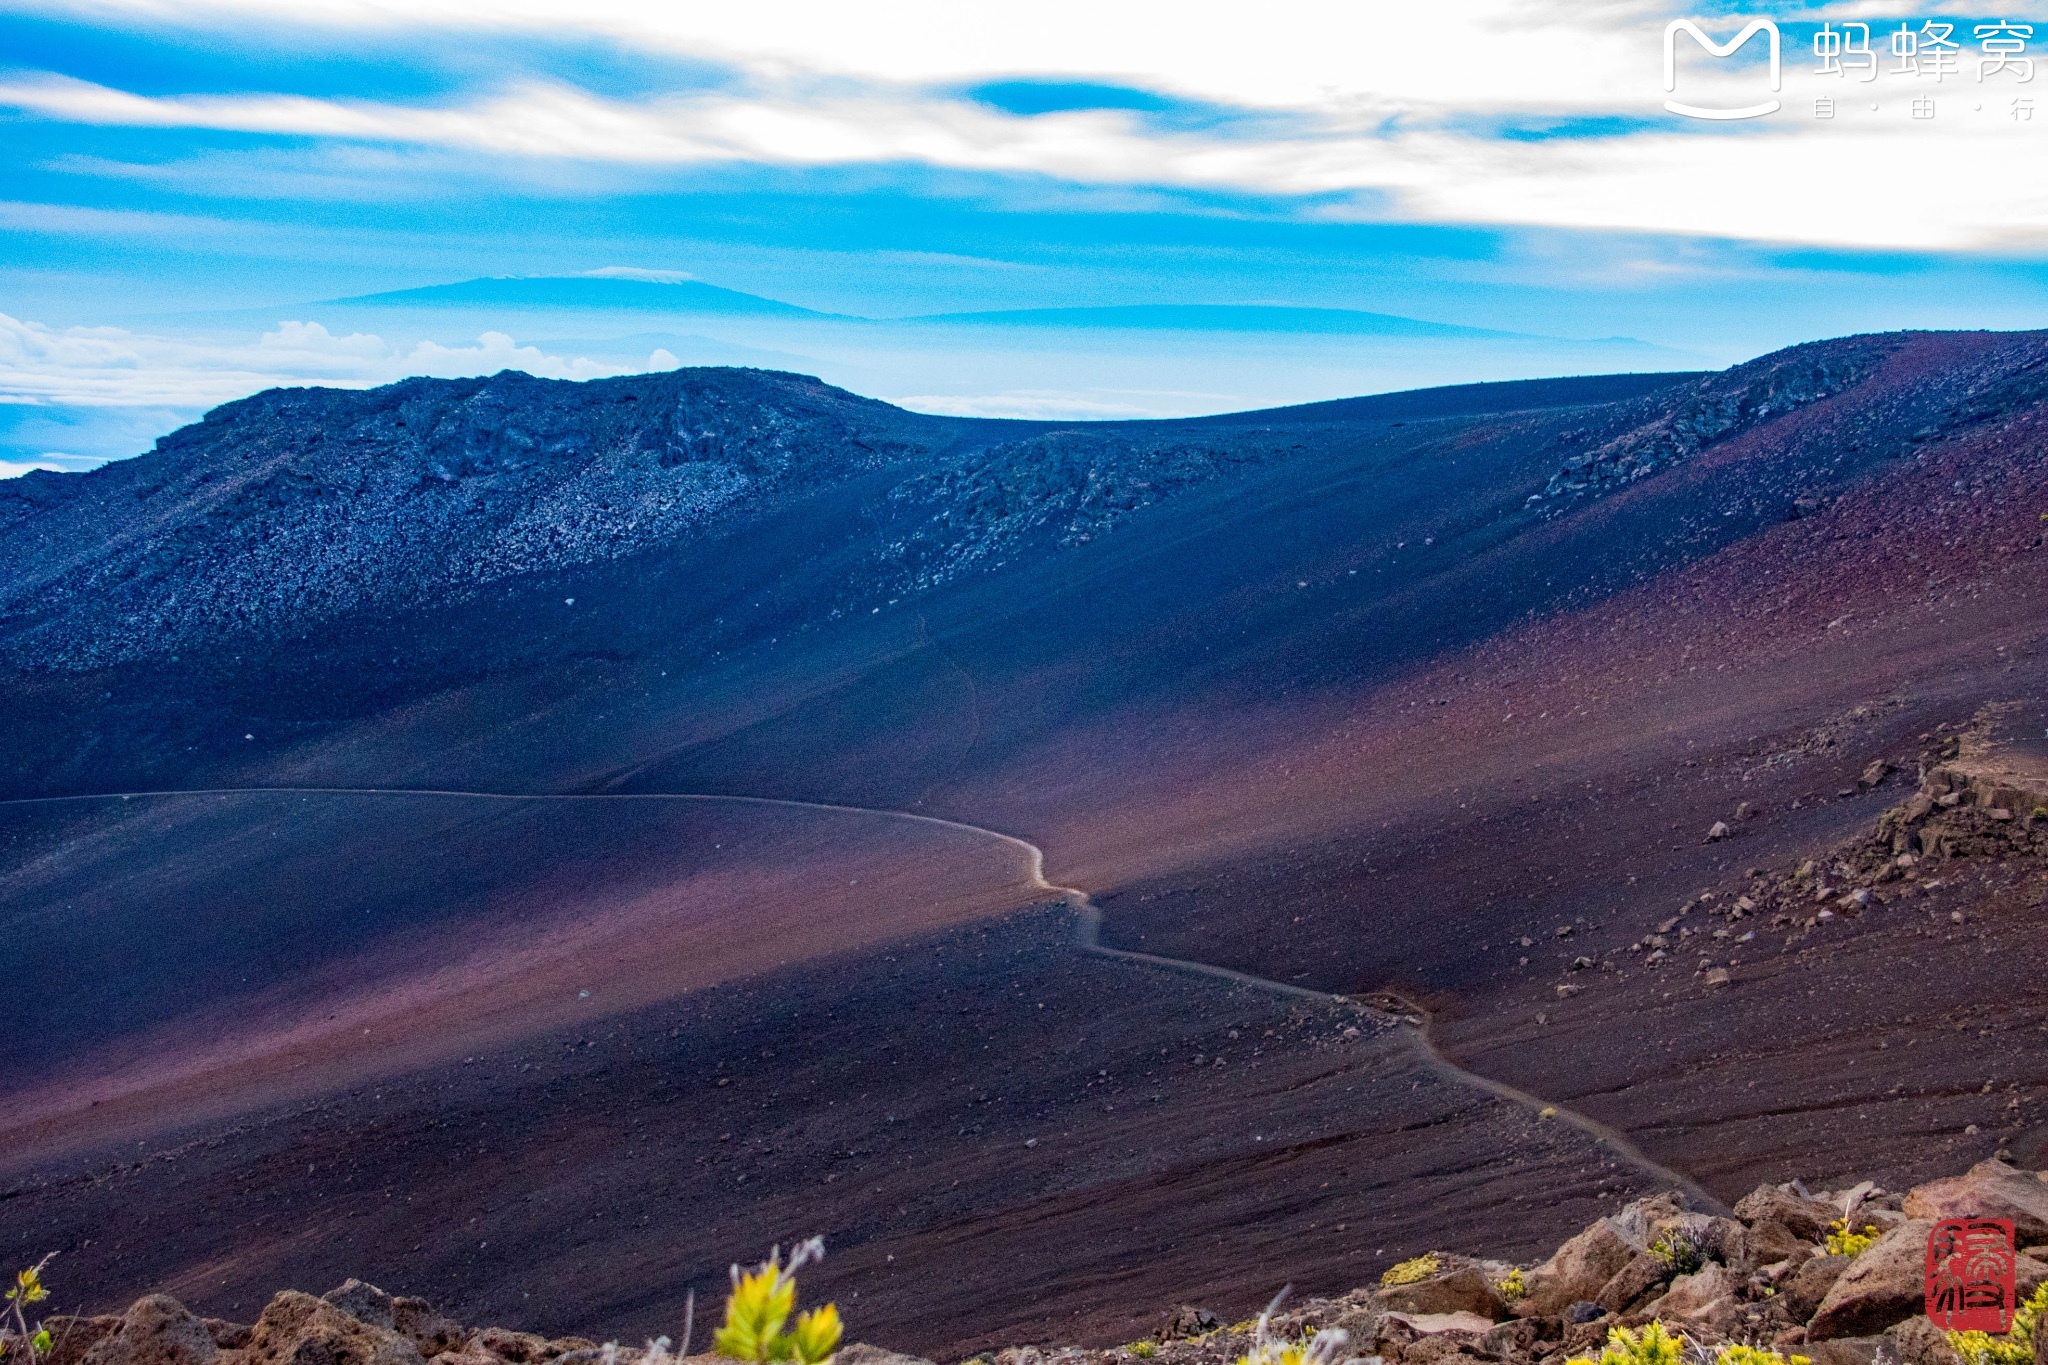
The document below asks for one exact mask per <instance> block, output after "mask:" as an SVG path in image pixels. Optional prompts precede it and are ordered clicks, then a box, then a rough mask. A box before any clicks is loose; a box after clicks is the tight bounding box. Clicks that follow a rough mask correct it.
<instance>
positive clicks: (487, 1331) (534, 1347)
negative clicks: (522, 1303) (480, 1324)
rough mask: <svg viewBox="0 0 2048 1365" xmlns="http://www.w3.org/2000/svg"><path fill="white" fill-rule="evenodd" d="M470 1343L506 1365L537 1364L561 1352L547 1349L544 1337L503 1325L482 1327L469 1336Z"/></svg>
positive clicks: (546, 1341)
mask: <svg viewBox="0 0 2048 1365" xmlns="http://www.w3.org/2000/svg"><path fill="white" fill-rule="evenodd" d="M470 1345H471V1346H472V1347H473V1348H474V1349H476V1350H479V1351H482V1352H483V1353H484V1354H486V1355H490V1356H495V1357H497V1358H498V1359H499V1360H502V1361H506V1362H508V1365H539V1363H540V1362H541V1361H543V1360H547V1359H549V1358H550V1357H552V1356H556V1355H560V1354H561V1352H559V1351H551V1350H549V1349H548V1345H549V1343H548V1339H547V1338H546V1337H542V1336H535V1335H534V1334H533V1333H532V1332H511V1331H507V1330H506V1329H505V1328H503V1327H486V1328H484V1329H483V1330H482V1331H480V1332H478V1333H477V1334H476V1335H474V1336H473V1337H471V1338H470Z"/></svg>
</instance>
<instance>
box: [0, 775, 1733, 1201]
mask: <svg viewBox="0 0 2048 1365" xmlns="http://www.w3.org/2000/svg"><path fill="white" fill-rule="evenodd" d="M186 796H406V797H423V796H425V797H445V798H448V799H451V800H471V801H649V802H653V801H698V802H730V803H733V804H738V805H752V806H779V807H785V808H789V809H794V810H822V811H835V812H839V813H841V814H846V815H867V816H877V817H881V818H883V819H889V820H904V821H910V822H914V823H917V824H923V825H934V826H937V827H939V828H942V829H952V830H959V831H961V832H963V833H967V834H973V835H977V836H979V837H982V838H987V839H995V840H998V841H1000V842H1002V843H1004V844H1007V845H1009V846H1010V847H1011V848H1014V849H1016V850H1017V851H1018V852H1019V853H1021V854H1023V855H1024V858H1025V867H1026V870H1027V872H1028V873H1029V881H1028V882H1027V883H1026V885H1027V886H1028V887H1029V888H1031V889H1032V890H1035V891H1043V892H1046V893H1047V895H1048V897H1049V898H1051V899H1057V900H1059V901H1062V902H1064V903H1065V904H1066V905H1067V906H1068V907H1069V908H1070V909H1072V910H1073V911H1074V912H1075V917H1076V919H1075V945H1076V946H1077V947H1078V948H1079V949H1080V950H1081V951H1082V952H1084V953H1089V954H1092V955H1094V956H1096V957H1103V958H1110V959H1113V960H1116V961H1120V962H1130V963H1136V964H1139V965H1142V966H1149V967H1157V968H1160V969H1162V970H1166V971H1173V972H1183V973H1187V974H1190V975H1195V976H1204V977H1209V978H1211V979H1212V980H1218V981H1228V982H1232V983H1234V984H1237V985H1240V986H1248V987H1251V988H1252V989H1254V990H1260V991H1265V992H1267V993H1269V994H1272V995H1278V996H1283V997H1286V998H1288V999H1295V1000H1309V1001H1316V1002H1319V1003H1322V1004H1326V1005H1350V1006H1353V1007H1355V1008H1357V1009H1360V1010H1362V1011H1365V1012H1368V1013H1370V1014H1372V1015H1374V1016H1376V1017H1377V1018H1378V1019H1379V1020H1380V1021H1381V1022H1383V1023H1387V1024H1392V1025H1394V1026H1396V1027H1397V1028H1398V1029H1399V1030H1400V1032H1401V1033H1402V1034H1403V1036H1405V1037H1406V1038H1408V1039H1409V1040H1410V1042H1411V1045H1412V1046H1413V1047H1414V1049H1415V1052H1416V1053H1417V1055H1418V1057H1419V1058H1420V1059H1421V1061H1422V1062H1423V1064H1424V1065H1425V1066H1427V1067H1428V1068H1429V1069H1431V1070H1432V1071H1434V1072H1436V1073H1437V1074H1438V1075H1439V1076H1441V1077H1443V1078H1444V1079H1446V1080H1448V1081H1451V1082H1452V1083H1454V1084H1457V1085H1463V1086H1468V1087H1471V1088H1473V1089H1476V1090H1480V1091H1483V1092H1485V1093H1486V1094H1489V1095H1492V1096H1494V1097H1495V1098H1497V1099H1502V1100H1506V1101H1507V1102H1509V1103H1510V1104H1517V1105H1520V1106H1522V1107H1523V1108H1525V1109H1529V1110H1531V1111H1532V1112H1534V1113H1536V1114H1538V1115H1540V1116H1542V1117H1544V1118H1555V1119H1558V1120H1560V1121H1562V1122H1565V1123H1568V1124H1570V1125H1571V1126H1572V1127H1574V1128H1577V1129H1578V1130H1579V1131H1581V1132H1583V1133H1585V1134H1586V1135H1587V1136H1588V1137H1590V1138H1592V1139H1593V1140H1594V1141H1595V1142H1598V1143H1600V1144H1601V1145H1602V1146H1604V1147H1606V1148H1607V1149H1608V1150H1609V1151H1611V1152H1613V1153H1614V1154H1615V1155H1616V1156H1618V1157H1620V1158H1621V1159H1622V1160H1623V1161H1625V1162H1627V1163H1628V1164H1629V1165H1631V1166H1633V1167H1635V1168H1636V1169H1637V1170H1640V1171H1642V1172H1643V1173H1644V1174H1646V1175H1648V1176H1650V1177H1652V1178H1653V1179H1655V1180H1658V1181H1662V1182H1665V1183H1667V1184H1670V1185H1675V1186H1678V1187H1679V1188H1681V1189H1683V1190H1684V1191H1685V1192H1686V1195H1687V1197H1688V1198H1689V1199H1690V1200H1691V1201H1692V1203H1693V1206H1694V1207H1695V1208H1700V1209H1705V1210H1709V1211H1712V1212H1716V1213H1722V1214H1726V1213H1727V1212H1728V1208H1727V1206H1726V1205H1725V1204H1723V1203H1722V1202H1721V1201H1720V1200H1719V1199H1717V1198H1715V1197H1714V1196H1713V1195H1712V1194H1710V1193H1708V1192H1707V1190H1706V1189H1704V1188H1703V1187H1702V1186H1700V1185H1699V1184H1698V1183H1697V1182H1696V1181H1694V1180H1693V1179H1692V1178H1691V1177H1689V1176H1687V1175H1684V1174H1683V1173H1681V1172H1679V1171H1675V1170H1672V1169H1671V1168H1670V1167H1668V1166H1664V1165H1662V1164H1660V1163H1659V1162H1657V1161H1654V1160H1652V1159H1651V1158H1650V1157H1649V1156H1648V1155H1646V1154H1645V1153H1644V1152H1643V1151H1642V1150H1641V1149H1640V1148H1638V1147H1637V1146H1636V1145H1635V1144H1634V1143H1632V1142H1630V1141H1629V1140H1628V1139H1627V1138H1626V1137H1625V1136H1623V1135H1622V1134H1621V1133H1620V1132H1618V1131H1617V1130H1615V1129H1613V1128H1610V1127H1608V1126H1607V1125H1606V1124H1604V1123H1601V1122H1600V1121H1599V1120H1597V1119H1593V1118H1589V1117H1587V1116H1586V1115H1584V1114H1581V1113H1578V1112H1577V1111H1575V1110H1573V1109H1570V1108H1567V1107H1566V1106H1564V1105H1559V1104H1553V1103H1550V1102H1549V1101H1546V1100H1544V1099H1541V1098H1539V1097H1538V1096H1535V1095H1531V1094H1529V1093H1528V1092H1527V1091H1524V1090H1520V1089H1517V1088H1516V1087H1514V1086H1511V1085H1509V1084H1507V1083H1506V1082H1505V1081H1497V1080H1494V1079H1492V1078H1490V1077H1487V1076H1481V1075H1478V1074H1476V1073H1474V1072H1471V1071H1467V1070H1466V1069H1465V1068H1464V1067H1461V1066H1459V1065H1458V1064H1457V1063H1455V1062H1453V1061H1451V1060H1450V1059H1449V1058H1448V1057H1446V1056H1444V1054H1443V1053H1442V1052H1441V1051H1440V1050H1439V1049H1438V1048H1437V1046H1436V1043H1435V1042H1434V1040H1432V1038H1431V1037H1430V1023H1431V1015H1430V1013H1429V1011H1428V1010H1426V1009H1424V1008H1422V1007H1421V1006H1420V1005H1417V1004H1415V1003H1414V1002H1412V1001H1410V1000H1408V999H1406V998H1404V997H1402V996H1399V995H1396V994H1394V993H1393V992H1391V991H1382V992H1379V993H1377V994H1375V995H1341V994H1332V993H1330V992H1326V991H1315V990H1309V989H1307V988H1306V987H1302V986H1294V985H1289V984H1288V983H1286V982H1284V981H1273V980H1269V979H1267V978H1266V977H1262V976H1254V975H1253V974H1251V973H1249V972H1241V971H1237V970H1235V969H1233V968H1230V967H1219V966H1216V965H1214V964H1212V963H1207V962H1197V961H1193V960H1191V959H1188V958H1178V957H1163V956H1161V955H1159V954H1157V953H1141V952H1134V951H1131V950H1129V949H1125V948H1111V947H1107V946H1105V945H1104V944H1103V943H1102V910H1101V908H1100V907H1098V906H1097V905H1096V904H1095V902H1094V900H1093V898H1091V897H1090V896H1089V894H1088V893H1087V892H1086V891H1083V890H1081V889H1080V888H1079V887H1075V886H1062V885H1060V884H1059V883H1057V882H1053V881H1049V880H1047V878H1046V875H1045V850H1043V849H1041V848H1040V847H1039V846H1038V845H1037V844H1034V843H1032V842H1031V841H1029V840H1028V839H1022V838H1019V837H1018V836H1016V835H1014V834H1005V833H1003V832H1002V831H1001V830H994V829H989V828H986V827H985V826H982V825H971V824H968V823H966V822H965V821H961V820H947V819H943V818H941V817H939V816H936V815H918V814H915V813H913V812H911V811H900V810H888V809H883V808H878V807H873V806H847V805H837V804H833V803H830V802H823V801H798V800H793V799H790V798H786V797H775V796H731V795H720V794H716V793H706V792H533V793H524V792H479V791H448V790H439V789H423V788H415V787H211V788H196V789H189V790H182V791H180V790H168V791H136V792H105V793H95V794H91V795H83V796H48V797H21V798H14V799H9V800H4V801H0V807H4V806H39V805H61V804H83V803H86V802H93V801H136V800H147V799H160V798H175V797H186Z"/></svg>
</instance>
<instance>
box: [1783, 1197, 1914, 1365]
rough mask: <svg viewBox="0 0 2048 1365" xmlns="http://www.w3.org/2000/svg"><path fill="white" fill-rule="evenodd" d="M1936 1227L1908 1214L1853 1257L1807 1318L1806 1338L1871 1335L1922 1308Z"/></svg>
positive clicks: (1818, 1338) (1825, 1339)
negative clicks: (1929, 1245) (1929, 1249)
mask: <svg viewBox="0 0 2048 1365" xmlns="http://www.w3.org/2000/svg"><path fill="white" fill-rule="evenodd" d="M1933 1230H1934V1223H1933V1222H1932V1220H1929V1219H1925V1218H1910V1219H1908V1220H1907V1221H1905V1222H1903V1223H1901V1224H1899V1225H1898V1226H1897V1227H1895V1228H1893V1229H1892V1230H1891V1231H1890V1232H1887V1233H1886V1234H1885V1235H1884V1236H1883V1237H1881V1238H1879V1239H1878V1240H1877V1243H1876V1244H1875V1245H1874V1246H1872V1247H1871V1248H1870V1249H1869V1250H1867V1251H1865V1252H1864V1253H1863V1254H1862V1255H1861V1256H1858V1257H1857V1258H1856V1259H1855V1260H1854V1261H1852V1262H1851V1263H1850V1264H1849V1267H1848V1269H1846V1270H1844V1271H1843V1272H1842V1275H1841V1278H1840V1279H1838V1280H1836V1281H1835V1283H1834V1285H1833V1286H1832V1287H1831V1288H1830V1289H1829V1290H1828V1292H1827V1296H1826V1297H1825V1298H1823V1299H1822V1300H1821V1302H1820V1307H1819V1308H1818V1309H1817V1310H1816V1311H1815V1313H1814V1316H1813V1320H1812V1321H1811V1322H1809V1323H1807V1325H1806V1336H1807V1340H1808V1341H1813V1342H1820V1341H1828V1340H1832V1339H1834V1338H1836V1337H1864V1336H1869V1335H1871V1334H1873V1333H1876V1332H1882V1331H1884V1330H1885V1328H1887V1327H1890V1326H1891V1325H1892V1324H1893V1323H1897V1322H1903V1321H1905V1320H1906V1319H1907V1318H1909V1317H1911V1316H1913V1315H1914V1314H1915V1313H1918V1312H1920V1311H1921V1308H1922V1307H1923V1305H1924V1301H1925V1288H1926V1284H1925V1281H1926V1270H1927V1234H1928V1233H1930V1232H1932V1231H1933ZM1816 1365H1818V1362H1816Z"/></svg>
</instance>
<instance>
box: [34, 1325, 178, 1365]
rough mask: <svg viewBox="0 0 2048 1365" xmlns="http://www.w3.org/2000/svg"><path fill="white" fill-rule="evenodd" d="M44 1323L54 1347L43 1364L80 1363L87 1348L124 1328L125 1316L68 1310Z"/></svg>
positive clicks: (62, 1364)
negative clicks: (75, 1314) (86, 1314)
mask: <svg viewBox="0 0 2048 1365" xmlns="http://www.w3.org/2000/svg"><path fill="white" fill-rule="evenodd" d="M43 1326H44V1327H45V1328H47V1329H48V1330H49V1333H50V1351H49V1354H48V1355H45V1356H44V1357H43V1358H42V1359H43V1365H79V1363H80V1362H81V1361H83V1360H84V1359H85V1355H86V1352H88V1351H90V1350H91V1349H92V1348H93V1347H95V1346H97V1345H99V1344H100V1343H101V1342H102V1341H104V1340H106V1339H107V1338H108V1337H110V1336H112V1335H113V1334H114V1333H116V1332H118V1331H120V1330H121V1319H120V1318H118V1317H116V1316H114V1315H113V1314H111V1313H108V1314H104V1315H102V1316H99V1317H91V1318H81V1317H72V1316H70V1315H69V1314H65V1315H63V1316H59V1317H54V1318H45V1319H44V1320H43ZM216 1344H218V1343H216Z"/></svg>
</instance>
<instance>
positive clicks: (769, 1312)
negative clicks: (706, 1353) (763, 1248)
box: [711, 1237, 845, 1365]
mask: <svg viewBox="0 0 2048 1365" xmlns="http://www.w3.org/2000/svg"><path fill="white" fill-rule="evenodd" d="M824 1254H825V1240H824V1238H822V1237H813V1238H812V1239H811V1240H810V1241H808V1242H803V1243H799V1244H798V1245H797V1246H796V1247H795V1248H794V1249H793V1250H792V1251H791V1252H790V1254H789V1264H788V1265H784V1264H783V1263H782V1248H780V1247H774V1248H771V1249H770V1250H769V1252H768V1259H767V1260H765V1261H763V1262H761V1264H760V1265H758V1266H756V1267H754V1268H753V1269H752V1270H741V1269H740V1268H739V1266H738V1265H734V1266H733V1268H732V1293H731V1295H730V1296H728V1297H727V1299H726V1301H725V1325H724V1326H723V1327H720V1328H719V1329H718V1335H717V1336H716V1337H714V1338H712V1342H711V1349H712V1350H714V1351H716V1352H718V1354H720V1355H722V1356H728V1357H730V1358H732V1359H734V1360H749V1361H755V1362H766V1361H771V1360H794V1361H799V1362H801V1363H802V1365H822V1362H824V1361H826V1360H829V1359H831V1357H832V1353H833V1352H834V1351H836V1350H838V1349H839V1338H840V1336H841V1335H842V1334H843V1333H844V1331H845V1326H844V1324H842V1323H841V1322H840V1320H839V1308H838V1306H837V1305H835V1304H829V1303H828V1304H826V1305H825V1306H824V1307H823V1308H813V1309H812V1310H811V1311H809V1312H808V1313H800V1314H798V1315H797V1319H796V1325H795V1326H794V1327H791V1328H789V1330H787V1331H785V1330H784V1328H785V1327H787V1326H788V1324H789V1316H790V1314H791V1313H793V1312H795V1311H796V1272H797V1271H798V1269H799V1268H801V1267H803V1266H806V1265H809V1264H810V1263H811V1262H812V1261H815V1260H817V1259H818V1258H820V1257H821V1256H823V1255H824Z"/></svg>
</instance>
